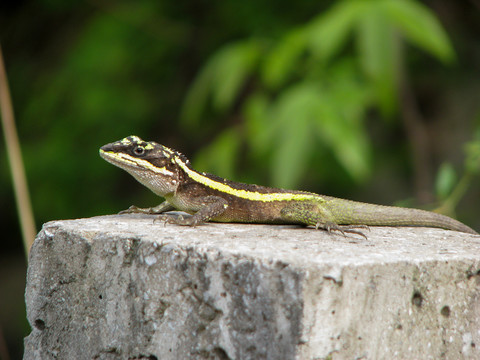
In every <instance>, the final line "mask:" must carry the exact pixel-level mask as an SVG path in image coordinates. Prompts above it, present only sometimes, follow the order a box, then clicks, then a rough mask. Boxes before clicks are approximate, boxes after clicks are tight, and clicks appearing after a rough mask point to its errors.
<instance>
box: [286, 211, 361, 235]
mask: <svg viewBox="0 0 480 360" xmlns="http://www.w3.org/2000/svg"><path fill="white" fill-rule="evenodd" d="M280 214H281V216H282V218H283V219H284V220H286V221H291V222H296V223H302V224H305V225H307V226H315V229H323V230H326V231H328V232H329V233H331V232H333V231H338V232H340V233H341V234H342V235H344V236H345V233H350V234H356V235H360V236H363V237H364V238H365V239H367V236H366V235H365V234H364V233H362V232H361V231H358V230H355V229H354V228H359V227H360V228H368V227H367V226H365V225H339V224H337V222H336V221H335V219H334V217H333V215H332V214H331V213H330V212H329V211H328V209H326V208H325V207H323V206H322V205H321V204H312V203H291V204H289V205H287V206H285V207H284V208H283V209H282V210H281V211H280Z"/></svg>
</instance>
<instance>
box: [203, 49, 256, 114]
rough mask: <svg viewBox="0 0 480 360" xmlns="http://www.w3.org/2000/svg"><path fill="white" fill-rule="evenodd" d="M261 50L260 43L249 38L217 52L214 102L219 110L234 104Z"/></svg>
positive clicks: (213, 89)
mask: <svg viewBox="0 0 480 360" xmlns="http://www.w3.org/2000/svg"><path fill="white" fill-rule="evenodd" d="M260 52H261V47H260V44H259V43H258V42H257V41H253V40H248V41H245V42H240V43H237V44H233V45H230V46H227V47H226V48H224V49H223V50H221V51H220V52H219V53H218V54H217V58H216V69H215V79H214V82H213V84H212V86H213V88H212V91H213V104H214V106H215V107H216V108H217V110H220V111H223V110H226V109H227V108H228V107H229V106H231V105H232V103H233V101H234V100H235V97H236V96H237V95H238V94H239V91H240V90H241V87H242V85H244V84H245V80H246V79H247V77H248V76H250V75H251V73H252V71H253V68H254V66H256V64H257V62H258V59H259V57H260Z"/></svg>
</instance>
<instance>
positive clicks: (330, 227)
mask: <svg viewBox="0 0 480 360" xmlns="http://www.w3.org/2000/svg"><path fill="white" fill-rule="evenodd" d="M320 227H321V224H317V225H316V226H315V228H316V229H318V228H320ZM323 228H324V229H325V230H327V231H328V232H329V233H332V232H334V231H338V232H339V233H341V234H342V235H343V236H345V237H346V236H347V235H346V234H347V233H348V234H355V235H359V236H362V237H364V238H365V240H368V237H367V235H365V234H364V233H363V232H361V231H358V230H355V229H358V228H360V229H366V230H370V228H369V227H368V226H367V225H338V224H335V223H326V224H324V225H323Z"/></svg>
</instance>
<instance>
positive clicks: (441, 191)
mask: <svg viewBox="0 0 480 360" xmlns="http://www.w3.org/2000/svg"><path fill="white" fill-rule="evenodd" d="M457 181H458V177H457V173H456V172H455V169H454V168H453V166H452V164H450V163H443V164H442V166H441V167H440V169H439V171H438V174H437V178H436V180H435V193H436V194H437V196H438V197H439V198H440V199H441V200H444V199H446V198H447V197H448V196H449V195H450V194H451V193H452V190H453V188H454V187H455V184H456V183H457Z"/></svg>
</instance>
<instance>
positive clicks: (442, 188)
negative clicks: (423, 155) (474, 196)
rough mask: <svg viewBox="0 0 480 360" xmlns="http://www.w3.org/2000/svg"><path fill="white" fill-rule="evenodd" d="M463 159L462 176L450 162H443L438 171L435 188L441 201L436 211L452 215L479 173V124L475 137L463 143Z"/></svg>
mask: <svg viewBox="0 0 480 360" xmlns="http://www.w3.org/2000/svg"><path fill="white" fill-rule="evenodd" d="M464 152H465V160H464V170H463V174H462V177H461V178H460V179H458V176H457V173H456V171H455V169H454V168H453V165H452V164H450V163H444V164H442V166H441V167H440V170H439V171H438V174H437V178H436V182H435V190H436V195H437V197H438V198H439V199H440V200H441V201H442V205H441V207H440V208H439V209H438V212H440V213H443V214H446V215H450V216H454V214H455V208H456V207H457V205H458V203H459V202H460V200H461V199H462V198H463V197H464V195H465V193H466V192H467V190H468V189H469V188H470V187H471V185H472V183H473V182H474V181H475V179H477V178H478V176H479V175H480V126H477V129H476V131H475V138H474V139H473V140H472V141H469V142H467V143H466V144H465V148H464Z"/></svg>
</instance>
